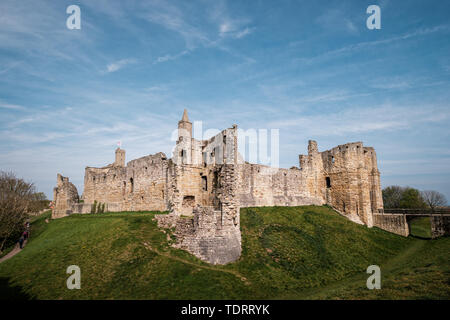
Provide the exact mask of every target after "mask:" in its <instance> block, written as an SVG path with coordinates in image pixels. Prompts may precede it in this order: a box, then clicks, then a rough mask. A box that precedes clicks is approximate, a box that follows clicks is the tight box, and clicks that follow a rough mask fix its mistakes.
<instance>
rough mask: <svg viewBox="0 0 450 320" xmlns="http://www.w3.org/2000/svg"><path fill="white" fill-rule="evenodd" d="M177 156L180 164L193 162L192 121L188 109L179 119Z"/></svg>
mask: <svg viewBox="0 0 450 320" xmlns="http://www.w3.org/2000/svg"><path fill="white" fill-rule="evenodd" d="M176 158H177V160H178V161H179V162H178V164H192V123H191V122H190V121H189V117H188V113H187V110H186V109H184V112H183V117H182V118H181V120H180V121H178V141H177V154H176Z"/></svg>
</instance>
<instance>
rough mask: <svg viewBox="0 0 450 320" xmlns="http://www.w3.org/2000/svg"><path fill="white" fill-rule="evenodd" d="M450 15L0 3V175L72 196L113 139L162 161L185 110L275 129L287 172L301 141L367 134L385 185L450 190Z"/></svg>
mask: <svg viewBox="0 0 450 320" xmlns="http://www.w3.org/2000/svg"><path fill="white" fill-rule="evenodd" d="M70 5H78V6H79V7H80V12H81V29H79V30H78V29H68V28H67V25H66V20H67V19H68V18H69V16H70V14H67V13H66V9H67V7H68V6H70ZM369 5H378V6H379V7H380V9H381V29H379V30H377V29H374V30H369V29H368V28H367V26H366V20H367V18H368V17H369V16H370V14H367V13H366V9H367V8H368V6H369ZM449 18H450V2H449V1H441V0H429V1H425V0H421V1H417V0H410V1H407V2H406V1H393V0H384V1H381V0H370V1H365V0H354V1H345V0H338V1H312V0H308V1H306V0H297V1H293V0H292V1H289V0H286V1H283V0H280V1H271V0H267V1H262V0H254V1H243V0H242V1H239V0H232V1H231V0H230V1H225V0H215V1H207V0H200V1H162V0H156V1H134V0H127V1H115V0H107V1H106V0H96V1H92V0H86V1H75V0H72V1H65V0H59V1H54V0H53V1H44V0H29V1H27V0H21V1H17V0H14V1H12V0H1V1H0V135H1V139H0V150H1V152H0V170H4V171H13V172H15V173H16V175H17V176H18V177H22V178H24V179H26V180H28V181H32V182H33V183H34V184H35V185H36V188H37V189H38V191H42V192H45V193H46V195H47V197H48V198H49V199H51V198H52V197H53V191H52V190H53V187H54V186H55V185H56V175H57V173H61V174H62V175H64V176H68V177H69V178H70V181H72V182H73V183H74V184H75V185H76V186H77V188H78V192H79V193H80V194H81V193H82V191H83V179H84V168H85V167H86V166H104V165H107V164H109V163H112V162H113V161H114V150H115V149H116V148H117V142H118V141H121V144H122V148H124V149H125V150H126V152H127V155H126V157H127V158H126V160H127V161H130V160H132V159H136V158H138V157H142V156H145V155H149V154H154V153H157V152H160V151H161V152H164V153H166V154H167V155H168V156H169V157H170V156H171V151H172V148H173V145H174V143H175V142H174V141H173V138H172V133H173V130H174V129H176V127H177V122H178V121H179V120H180V119H181V116H182V113H183V110H184V109H185V108H186V109H188V112H189V117H190V120H191V121H202V126H203V129H204V130H206V129H208V128H214V129H220V130H222V129H225V128H229V127H231V126H232V125H233V124H237V125H238V127H239V128H242V129H243V130H248V129H267V130H272V129H278V130H279V157H280V167H284V168H289V167H292V166H299V164H298V155H299V154H306V153H307V145H308V140H310V139H313V140H316V141H317V142H318V147H319V151H324V150H327V149H330V148H332V147H334V146H337V145H340V144H344V143H347V142H356V141H362V142H363V143H364V145H365V146H371V147H374V148H375V150H376V152H377V157H378V167H379V170H380V172H381V183H382V186H383V187H386V186H389V185H401V186H411V187H415V188H418V189H421V190H430V189H431V190H437V191H440V192H442V193H443V194H444V195H446V197H447V199H449V200H450V139H449V134H450V130H449V127H450V19H449Z"/></svg>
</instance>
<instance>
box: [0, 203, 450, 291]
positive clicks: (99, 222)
mask: <svg viewBox="0 0 450 320" xmlns="http://www.w3.org/2000/svg"><path fill="white" fill-rule="evenodd" d="M154 214H155V213H153V212H140V213H136V212H134V213H104V214H94V215H72V216H70V217H67V218H62V219H57V220H50V223H48V224H47V223H45V221H44V220H45V218H46V217H48V214H47V215H43V216H41V217H39V218H38V219H36V220H35V221H34V222H33V223H32V234H31V239H30V241H29V244H28V245H27V246H26V247H25V248H24V249H23V251H22V252H20V253H19V254H18V255H16V256H15V257H13V258H11V259H10V260H8V261H5V262H4V263H2V264H0V298H2V299H5V298H28V299H450V238H448V237H445V238H441V239H437V240H423V239H420V238H414V237H408V238H404V237H400V236H397V235H394V234H390V233H388V232H385V231H382V230H380V229H377V228H372V229H368V228H367V227H365V226H361V225H358V224H355V223H352V222H350V221H348V220H347V219H345V218H343V217H341V216H340V215H338V214H337V213H335V212H334V211H332V210H331V209H329V208H328V207H317V206H305V207H291V208H286V207H266V208H246V209H242V210H241V228H242V249H243V250H242V256H241V258H240V259H239V260H238V261H237V262H235V263H232V264H228V265H225V266H211V265H208V264H206V263H204V262H202V261H200V260H198V259H197V258H195V257H194V256H192V255H190V254H189V253H187V252H185V251H182V250H177V249H174V248H172V247H170V245H169V243H168V240H167V236H166V234H164V233H163V232H161V231H160V230H159V229H158V228H157V226H156V222H155V221H154V220H153V216H154ZM373 264H375V265H379V266H380V267H381V274H382V289H381V290H368V289H367V287H366V280H367V277H368V276H369V275H368V274H366V269H367V267H368V266H369V265H373ZM69 265H78V266H79V267H80V268H81V289H80V290H68V289H67V287H66V280H67V278H68V277H69V275H68V274H66V268H67V267H68V266H69Z"/></svg>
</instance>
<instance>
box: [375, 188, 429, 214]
mask: <svg viewBox="0 0 450 320" xmlns="http://www.w3.org/2000/svg"><path fill="white" fill-rule="evenodd" d="M382 194H383V203H384V207H385V208H386V209H397V208H401V209H421V208H426V204H425V201H424V199H423V198H422V195H421V193H420V191H419V190H417V189H414V188H411V187H400V186H389V187H386V188H384V189H383V191H382Z"/></svg>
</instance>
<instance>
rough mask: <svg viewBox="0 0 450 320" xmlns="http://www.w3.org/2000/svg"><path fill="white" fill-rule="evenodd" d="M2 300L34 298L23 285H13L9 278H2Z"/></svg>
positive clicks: (0, 284) (0, 280)
mask: <svg viewBox="0 0 450 320" xmlns="http://www.w3.org/2000/svg"><path fill="white" fill-rule="evenodd" d="M0 300H33V297H31V296H30V295H28V294H27V293H25V292H23V290H22V288H21V287H14V286H11V285H10V283H9V279H8V278H0Z"/></svg>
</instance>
